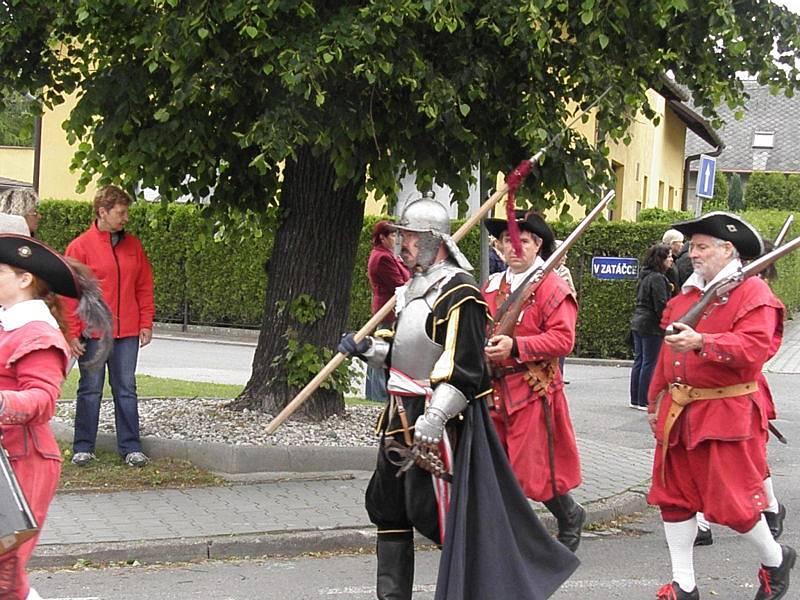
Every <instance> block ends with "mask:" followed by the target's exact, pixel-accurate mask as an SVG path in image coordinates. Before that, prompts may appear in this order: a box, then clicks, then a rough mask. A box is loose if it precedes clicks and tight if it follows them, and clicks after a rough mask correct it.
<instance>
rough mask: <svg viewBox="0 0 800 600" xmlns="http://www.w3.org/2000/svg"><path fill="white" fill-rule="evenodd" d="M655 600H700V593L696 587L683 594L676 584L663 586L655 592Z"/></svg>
mask: <svg viewBox="0 0 800 600" xmlns="http://www.w3.org/2000/svg"><path fill="white" fill-rule="evenodd" d="M656 600H700V592H698V591H697V587H696V586H695V588H694V589H693V590H692V591H691V592H684V591H683V590H682V589H681V586H679V585H678V584H677V583H676V582H674V581H673V582H672V583H667V584H664V586H663V587H662V588H661V589H660V590H658V592H656Z"/></svg>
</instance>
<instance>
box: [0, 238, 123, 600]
mask: <svg viewBox="0 0 800 600" xmlns="http://www.w3.org/2000/svg"><path fill="white" fill-rule="evenodd" d="M67 260H68V259H65V258H64V257H62V256H60V255H59V254H58V253H56V252H55V251H54V250H52V249H50V248H48V247H47V246H45V245H44V244H42V243H41V242H38V241H36V240H34V239H32V238H29V237H26V236H22V235H15V234H0V306H2V309H0V434H2V443H3V447H4V448H5V450H6V452H7V453H8V457H9V460H10V462H11V465H12V468H13V470H14V474H15V475H16V477H17V480H18V482H19V485H20V488H21V489H22V492H23V493H24V495H25V498H26V499H27V501H28V505H29V507H30V509H31V512H32V513H33V516H34V517H35V519H36V521H37V523H38V525H39V527H41V526H42V524H43V523H44V519H45V517H46V516H47V509H48V507H49V506H50V501H51V500H52V499H53V495H54V494H55V492H56V487H57V485H58V478H59V475H60V473H61V454H60V452H59V449H58V444H57V443H56V439H55V436H54V435H53V432H52V431H51V430H50V425H49V421H50V419H51V418H52V416H53V414H54V412H55V407H56V399H57V398H58V396H59V393H60V392H61V383H62V382H63V381H64V377H65V373H66V370H67V364H68V361H69V355H70V349H69V345H68V344H67V341H66V339H65V337H64V333H63V332H65V331H66V324H65V322H64V320H63V318H62V315H61V309H60V305H59V302H58V298H57V297H56V296H55V294H61V295H64V296H69V297H72V298H81V300H80V302H79V303H78V311H79V313H80V315H81V317H82V318H83V320H84V322H86V323H87V325H88V326H89V327H90V328H91V329H92V330H93V331H96V332H98V333H99V334H101V344H100V352H99V353H98V354H97V355H96V357H95V359H94V360H93V364H94V366H95V367H96V366H97V365H98V364H102V362H103V361H104V360H105V356H106V355H107V351H108V349H109V348H110V333H111V314H110V312H109V310H108V307H107V306H106V305H105V304H104V303H103V301H102V300H101V299H100V292H99V289H98V286H97V282H96V281H95V280H94V278H93V277H92V275H91V272H90V271H89V269H88V268H87V267H85V266H84V265H81V264H80V263H77V261H71V262H69V263H68V262H67ZM89 366H92V365H89ZM37 540H38V535H37V536H35V537H33V538H31V539H29V540H27V541H26V542H24V543H22V544H20V545H18V546H16V547H15V548H14V549H13V550H10V551H8V552H5V553H4V554H2V555H0V598H4V599H9V600H23V599H37V598H39V595H38V594H37V593H36V591H35V590H33V589H31V588H30V585H29V584H28V577H27V575H26V573H25V565H26V564H27V562H28V559H29V558H30V556H31V554H32V553H33V549H34V548H35V546H36V542H37Z"/></svg>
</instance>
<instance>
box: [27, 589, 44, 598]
mask: <svg viewBox="0 0 800 600" xmlns="http://www.w3.org/2000/svg"><path fill="white" fill-rule="evenodd" d="M25 600H44V598H42V597H41V596H40V595H39V594H38V593H37V592H36V590H35V589H33V588H30V589H29V590H28V595H27V596H25Z"/></svg>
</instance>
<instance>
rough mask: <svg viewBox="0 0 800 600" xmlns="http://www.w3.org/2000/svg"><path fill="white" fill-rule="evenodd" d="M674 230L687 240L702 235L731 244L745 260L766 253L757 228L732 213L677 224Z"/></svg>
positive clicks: (715, 214) (711, 213)
mask: <svg viewBox="0 0 800 600" xmlns="http://www.w3.org/2000/svg"><path fill="white" fill-rule="evenodd" d="M672 228H673V229H677V230H678V231H680V232H681V233H682V234H684V235H685V236H686V237H687V238H688V237H691V236H693V235H694V234H695V233H700V234H704V235H710V236H711V237H715V238H717V239H720V240H725V241H726V242H730V243H731V244H733V245H734V247H735V248H736V249H737V250H738V251H739V256H741V257H742V258H743V259H745V260H750V259H753V258H757V257H758V256H761V254H763V252H764V241H763V240H762V239H761V236H760V235H759V233H758V231H756V229H755V227H753V226H752V225H750V223H748V222H747V221H745V220H744V219H742V218H741V217H738V216H736V215H734V214H731V213H727V212H722V211H715V212H710V213H708V214H705V215H703V216H702V217H699V218H697V219H692V220H690V221H684V222H683V223H676V224H675V225H673V226H672Z"/></svg>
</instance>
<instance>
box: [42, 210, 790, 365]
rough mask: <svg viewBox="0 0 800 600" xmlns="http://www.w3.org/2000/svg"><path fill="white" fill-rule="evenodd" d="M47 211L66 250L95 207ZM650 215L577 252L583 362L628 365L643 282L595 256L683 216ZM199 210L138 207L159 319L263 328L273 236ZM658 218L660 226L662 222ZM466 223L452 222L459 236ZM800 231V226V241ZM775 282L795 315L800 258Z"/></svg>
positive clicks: (51, 233)
mask: <svg viewBox="0 0 800 600" xmlns="http://www.w3.org/2000/svg"><path fill="white" fill-rule="evenodd" d="M40 211H41V213H42V221H41V226H40V230H39V235H40V237H41V238H42V239H43V240H44V241H45V242H47V243H49V244H51V245H53V246H54V247H56V248H57V249H59V250H63V249H64V248H65V247H66V245H67V244H68V243H69V241H70V240H71V239H73V238H74V237H75V236H77V235H78V234H80V233H81V232H82V231H83V230H85V229H86V228H87V227H88V225H89V224H90V223H91V219H92V211H91V206H90V205H89V204H88V203H85V202H75V201H66V200H63V201H53V200H51V201H46V202H43V203H42V205H41V207H40ZM662 212H663V213H664V214H662V215H658V214H653V215H649V217H648V218H649V219H650V220H648V221H647V222H641V223H631V222H619V221H616V222H604V223H597V224H595V225H593V226H592V227H591V228H590V229H589V230H588V231H587V232H586V233H585V234H584V235H583V237H581V239H580V240H579V241H578V243H577V244H576V245H575V247H573V248H572V250H571V252H570V254H569V258H568V260H567V266H569V268H570V269H571V271H572V276H573V279H574V281H575V285H576V288H577V291H578V300H579V304H580V312H579V315H578V339H577V343H576V350H575V353H576V354H577V355H578V356H584V357H597V358H624V357H628V356H630V349H629V348H628V347H627V345H626V343H625V337H626V335H627V332H628V321H629V319H630V314H631V312H632V311H633V305H634V295H635V290H636V282H634V281H601V280H597V279H594V278H593V277H592V275H591V271H590V264H591V258H592V257H593V256H623V257H636V258H639V259H641V257H642V255H643V254H644V252H645V251H646V249H647V248H648V247H649V246H650V245H652V244H654V243H656V242H658V241H660V239H661V235H662V234H663V233H664V231H665V230H666V229H667V228H668V226H669V223H670V222H672V221H670V220H668V219H669V218H673V217H674V216H675V215H674V214H672V213H669V212H666V211H662ZM197 213H198V209H197V208H196V207H194V206H186V205H170V206H167V207H162V206H161V205H152V204H147V203H140V202H137V203H136V204H134V205H133V206H132V207H131V219H130V222H129V224H128V229H129V230H130V231H131V232H132V233H134V234H136V235H137V236H139V237H140V238H141V240H142V243H143V244H144V247H145V249H146V251H147V254H148V256H149V257H150V261H151V263H152V264H153V272H154V277H155V290H156V291H155V293H156V318H157V319H158V320H160V321H169V322H183V321H184V320H185V321H186V322H188V323H194V324H205V325H225V326H234V327H258V326H259V325H260V323H261V315H262V310H263V302H264V286H265V283H266V275H265V270H264V265H265V263H266V261H267V260H268V259H269V255H270V251H271V248H272V236H271V235H268V234H266V235H264V236H262V237H258V238H256V237H251V238H246V239H239V238H236V239H228V240H225V241H221V242H219V241H214V240H213V239H212V238H211V236H210V235H209V234H208V224H207V222H206V221H205V220H204V219H203V218H202V217H200V216H198V214H197ZM742 214H743V215H744V217H745V218H746V219H748V220H749V221H750V222H751V223H753V225H755V226H756V227H757V228H758V229H759V231H761V232H763V233H764V235H765V236H766V237H767V238H773V237H774V236H775V235H776V234H777V232H778V230H779V229H780V227H781V225H782V224H783V221H784V219H785V217H786V215H787V214H788V213H787V212H786V211H779V210H760V211H749V212H744V213H742ZM659 217H660V218H661V219H662V220H659ZM380 218H381V217H366V218H365V219H364V229H363V231H362V234H361V240H360V243H359V248H358V253H357V256H356V267H355V272H354V276H353V289H352V296H351V309H350V327H351V328H354V329H357V328H358V327H360V326H361V325H362V324H364V323H365V322H366V321H367V320H368V319H369V317H370V301H371V291H370V289H369V284H368V282H367V274H366V264H367V257H368V256H369V252H370V249H371V241H370V233H371V231H372V227H373V225H374V223H375V222H376V221H377V220H378V219H380ZM460 223H461V222H456V223H454V227H453V228H454V230H455V228H456V227H457V226H458V225H460ZM573 227H574V224H573V225H564V224H562V223H555V224H554V225H553V228H554V230H555V233H556V236H557V237H560V238H564V237H566V236H567V235H568V234H569V232H570V231H571V230H572V228H573ZM797 230H798V227H797V226H795V227H794V231H795V233H790V236H793V235H797V233H796V232H797ZM460 247H461V249H462V251H463V252H464V254H465V255H466V256H467V258H468V259H469V260H470V261H471V262H472V264H473V265H475V266H476V268H477V266H478V265H479V264H480V260H479V256H480V233H479V231H478V230H477V229H473V230H472V231H470V232H469V234H468V235H467V237H466V238H465V239H464V240H462V241H461V243H460ZM779 272H780V276H779V278H778V279H777V281H775V283H774V289H775V291H776V293H777V294H778V296H780V298H781V299H782V300H783V301H784V303H786V305H787V306H788V307H789V308H790V309H796V308H798V307H800V252H796V253H794V254H793V255H790V256H789V257H786V258H784V259H783V260H782V261H781V262H780V263H779Z"/></svg>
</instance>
